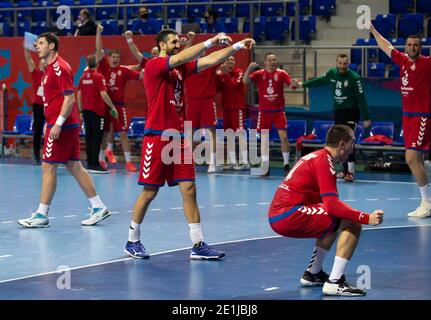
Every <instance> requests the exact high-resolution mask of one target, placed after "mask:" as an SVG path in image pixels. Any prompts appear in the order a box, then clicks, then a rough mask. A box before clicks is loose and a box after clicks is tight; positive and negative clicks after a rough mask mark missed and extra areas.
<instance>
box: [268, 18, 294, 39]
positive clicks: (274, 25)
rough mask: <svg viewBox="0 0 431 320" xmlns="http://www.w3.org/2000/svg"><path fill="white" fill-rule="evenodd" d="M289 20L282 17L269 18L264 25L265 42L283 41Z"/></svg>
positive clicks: (287, 30)
mask: <svg viewBox="0 0 431 320" xmlns="http://www.w3.org/2000/svg"><path fill="white" fill-rule="evenodd" d="M289 25H290V19H289V17H288V16H284V17H270V18H269V21H268V22H267V24H266V40H278V41H283V39H284V36H285V34H286V33H288V32H289Z"/></svg>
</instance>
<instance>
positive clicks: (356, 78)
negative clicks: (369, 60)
mask: <svg viewBox="0 0 431 320" xmlns="http://www.w3.org/2000/svg"><path fill="white" fill-rule="evenodd" d="M348 72H349V76H350V77H352V78H353V80H361V76H360V75H359V73H357V72H355V71H353V70H350V69H349V71H348Z"/></svg>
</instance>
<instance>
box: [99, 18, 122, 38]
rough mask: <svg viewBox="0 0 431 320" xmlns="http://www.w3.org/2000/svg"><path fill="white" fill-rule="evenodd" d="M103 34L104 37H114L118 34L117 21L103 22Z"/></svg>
mask: <svg viewBox="0 0 431 320" xmlns="http://www.w3.org/2000/svg"><path fill="white" fill-rule="evenodd" d="M102 26H103V28H104V29H103V34H104V35H108V36H109V35H116V34H118V21H117V20H103V21H102Z"/></svg>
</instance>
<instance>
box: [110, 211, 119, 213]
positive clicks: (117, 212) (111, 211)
mask: <svg viewBox="0 0 431 320" xmlns="http://www.w3.org/2000/svg"><path fill="white" fill-rule="evenodd" d="M111 213H120V211H111Z"/></svg>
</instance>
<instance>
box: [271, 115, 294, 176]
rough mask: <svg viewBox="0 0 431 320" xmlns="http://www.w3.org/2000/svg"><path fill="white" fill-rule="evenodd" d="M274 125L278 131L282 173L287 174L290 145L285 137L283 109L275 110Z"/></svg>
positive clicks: (285, 124) (285, 126) (285, 121)
mask: <svg viewBox="0 0 431 320" xmlns="http://www.w3.org/2000/svg"><path fill="white" fill-rule="evenodd" d="M274 126H275V128H276V129H277V131H278V136H279V138H280V142H281V153H282V155H283V167H284V174H285V175H287V174H288V173H289V170H290V166H289V158H290V152H289V151H290V145H289V140H288V139H287V118H286V114H285V113H284V111H282V112H277V113H276V114H275V118H274Z"/></svg>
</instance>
